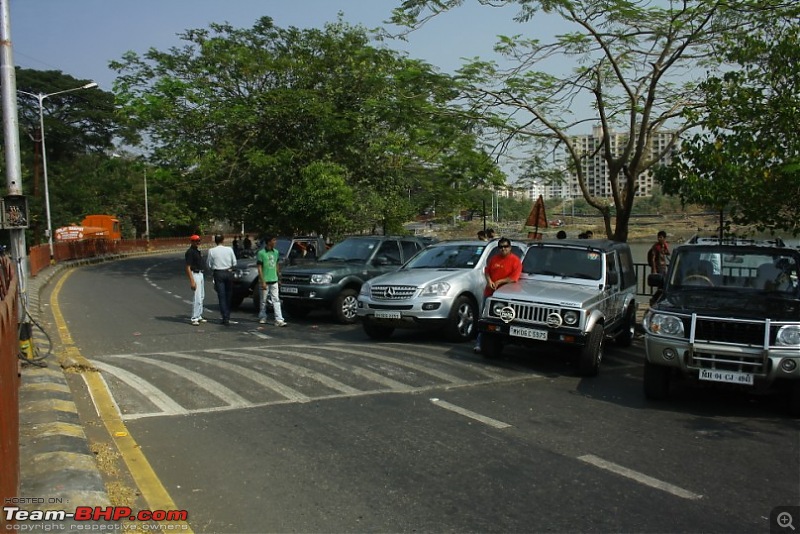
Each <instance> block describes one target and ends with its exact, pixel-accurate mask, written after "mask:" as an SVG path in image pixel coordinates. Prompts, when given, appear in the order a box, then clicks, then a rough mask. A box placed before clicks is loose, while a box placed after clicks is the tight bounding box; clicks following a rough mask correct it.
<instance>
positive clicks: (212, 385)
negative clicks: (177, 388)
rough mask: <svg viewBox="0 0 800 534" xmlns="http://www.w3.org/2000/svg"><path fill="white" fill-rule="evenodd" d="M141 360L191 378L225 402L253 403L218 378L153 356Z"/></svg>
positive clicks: (237, 404) (191, 380)
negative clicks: (209, 376) (212, 378)
mask: <svg viewBox="0 0 800 534" xmlns="http://www.w3.org/2000/svg"><path fill="white" fill-rule="evenodd" d="M139 361H141V362H144V363H149V364H150V365H155V366H156V367H161V368H162V369H166V370H167V371H169V372H171V373H175V374H176V375H178V376H180V377H181V378H184V379H186V380H189V381H190V382H194V383H195V384H197V385H198V386H200V387H202V388H203V389H205V390H206V391H208V392H209V393H211V394H212V395H214V396H215V397H218V398H219V399H221V400H222V401H224V402H227V403H228V404H229V405H230V406H239V407H241V406H250V405H251V403H250V402H249V401H248V400H247V399H245V398H244V397H242V396H241V395H239V394H238V393H236V392H235V391H233V390H232V389H230V388H228V387H226V386H223V385H222V384H220V383H219V382H217V381H216V380H211V379H210V378H208V377H206V376H203V375H201V374H200V373H196V372H194V371H190V370H189V369H186V368H184V367H181V366H179V365H175V364H172V363H167V362H162V361H159V360H154V359H151V358H139Z"/></svg>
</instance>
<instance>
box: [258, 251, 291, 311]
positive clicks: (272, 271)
mask: <svg viewBox="0 0 800 534" xmlns="http://www.w3.org/2000/svg"><path fill="white" fill-rule="evenodd" d="M277 241H278V240H277V238H276V237H275V236H271V235H268V236H267V237H266V238H265V239H264V248H262V249H261V250H259V251H258V254H256V265H257V266H258V281H259V282H260V284H259V288H260V291H261V301H260V305H259V310H258V322H259V323H261V324H265V323H266V322H267V300H270V301H272V309H273V311H274V313H275V326H286V321H284V320H283V313H281V300H280V297H279V296H278V279H279V278H280V274H281V273H280V266H279V265H278V260H279V259H280V252H278V249H276V248H275V243H276V242H277Z"/></svg>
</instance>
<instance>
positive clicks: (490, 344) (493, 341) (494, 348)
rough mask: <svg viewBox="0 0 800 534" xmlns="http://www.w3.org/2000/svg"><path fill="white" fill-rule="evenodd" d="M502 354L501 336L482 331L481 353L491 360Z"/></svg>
mask: <svg viewBox="0 0 800 534" xmlns="http://www.w3.org/2000/svg"><path fill="white" fill-rule="evenodd" d="M501 354H503V338H501V337H500V336H497V335H494V334H490V333H488V332H484V333H483V334H481V355H482V356H483V357H484V358H489V359H491V360H493V359H496V358H499V357H500V355H501Z"/></svg>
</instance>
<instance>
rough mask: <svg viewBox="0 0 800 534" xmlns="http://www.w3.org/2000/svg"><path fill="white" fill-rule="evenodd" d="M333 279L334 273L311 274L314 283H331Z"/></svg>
mask: <svg viewBox="0 0 800 534" xmlns="http://www.w3.org/2000/svg"><path fill="white" fill-rule="evenodd" d="M332 281H333V275H332V274H330V273H326V274H312V275H311V283H312V284H330V283H331V282H332Z"/></svg>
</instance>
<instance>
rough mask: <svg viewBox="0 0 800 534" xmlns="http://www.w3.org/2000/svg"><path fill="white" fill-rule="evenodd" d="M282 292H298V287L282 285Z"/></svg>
mask: <svg viewBox="0 0 800 534" xmlns="http://www.w3.org/2000/svg"><path fill="white" fill-rule="evenodd" d="M281 293H294V294H297V288H296V287H293V286H281Z"/></svg>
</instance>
